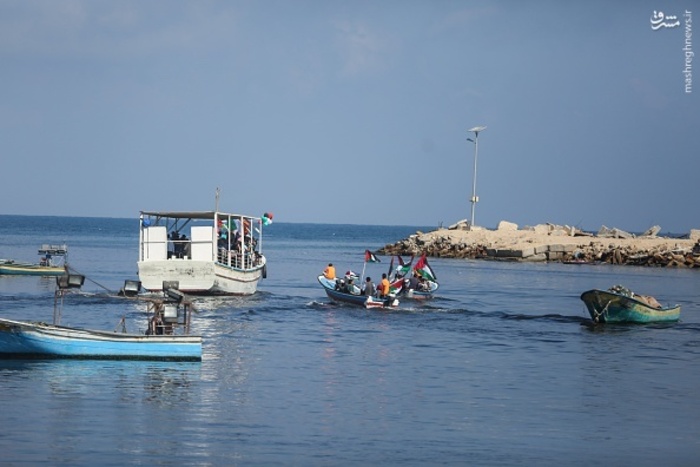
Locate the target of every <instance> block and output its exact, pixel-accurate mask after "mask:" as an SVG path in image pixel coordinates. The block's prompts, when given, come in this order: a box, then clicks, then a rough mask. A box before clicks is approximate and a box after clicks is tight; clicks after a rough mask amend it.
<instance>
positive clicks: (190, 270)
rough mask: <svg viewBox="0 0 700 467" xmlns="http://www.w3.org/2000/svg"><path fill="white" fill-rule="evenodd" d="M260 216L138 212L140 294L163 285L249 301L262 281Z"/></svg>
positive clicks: (264, 266)
mask: <svg viewBox="0 0 700 467" xmlns="http://www.w3.org/2000/svg"><path fill="white" fill-rule="evenodd" d="M263 219H265V220H266V221H267V220H268V218H267V217H266V216H263V218H260V217H254V216H247V215H242V214H230V213H225V212H219V211H218V210H217V211H194V212H175V211H166V212H155V211H141V216H140V233H139V258H138V274H139V280H140V281H141V283H142V285H143V288H144V289H147V290H149V291H159V290H161V289H162V287H163V283H164V282H170V283H176V287H177V288H178V290H181V291H182V292H184V293H187V294H201V295H251V294H253V293H255V291H256V290H257V286H258V282H259V281H260V279H262V278H264V277H265V276H266V260H265V256H264V255H263V254H262V238H263V236H262V231H263V225H264V222H263Z"/></svg>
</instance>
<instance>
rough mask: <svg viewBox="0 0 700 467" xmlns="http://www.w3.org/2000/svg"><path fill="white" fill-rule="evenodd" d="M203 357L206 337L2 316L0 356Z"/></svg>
mask: <svg viewBox="0 0 700 467" xmlns="http://www.w3.org/2000/svg"><path fill="white" fill-rule="evenodd" d="M9 357H13V358H84V359H135V360H201V359H202V338H201V337H200V336H186V335H155V336H146V335H136V334H121V333H113V332H104V331H92V330H87V329H77V328H70V327H65V326H54V325H50V324H45V323H28V322H22V321H12V320H7V319H2V318H0V358H9Z"/></svg>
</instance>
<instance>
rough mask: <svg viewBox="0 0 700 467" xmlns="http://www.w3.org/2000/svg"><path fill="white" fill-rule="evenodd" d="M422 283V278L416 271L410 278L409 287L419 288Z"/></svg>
mask: <svg viewBox="0 0 700 467" xmlns="http://www.w3.org/2000/svg"><path fill="white" fill-rule="evenodd" d="M419 284H420V279H419V278H418V273H417V272H414V273H413V276H411V278H410V279H409V280H408V288H409V289H413V290H416V289H418V285H419Z"/></svg>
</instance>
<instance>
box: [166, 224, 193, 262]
mask: <svg viewBox="0 0 700 467" xmlns="http://www.w3.org/2000/svg"><path fill="white" fill-rule="evenodd" d="M168 240H170V241H169V242H168V258H191V257H192V242H190V240H189V239H188V238H187V235H185V234H184V233H183V234H180V233H179V232H178V231H177V230H173V231H172V232H170V235H168Z"/></svg>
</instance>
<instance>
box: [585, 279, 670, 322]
mask: <svg viewBox="0 0 700 467" xmlns="http://www.w3.org/2000/svg"><path fill="white" fill-rule="evenodd" d="M581 300H583V303H585V304H586V308H587V309H588V313H589V314H590V315H591V319H592V320H593V322H595V323H664V322H673V321H678V319H679V318H680V314H681V307H680V305H673V306H668V307H664V306H662V305H661V304H660V303H659V302H658V301H657V300H656V299H655V298H654V297H652V296H649V295H639V294H636V293H634V292H632V291H631V290H629V289H627V288H626V287H623V286H621V285H616V286H613V287H611V288H610V289H608V290H598V289H593V290H588V291H586V292H584V293H583V294H581Z"/></svg>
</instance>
